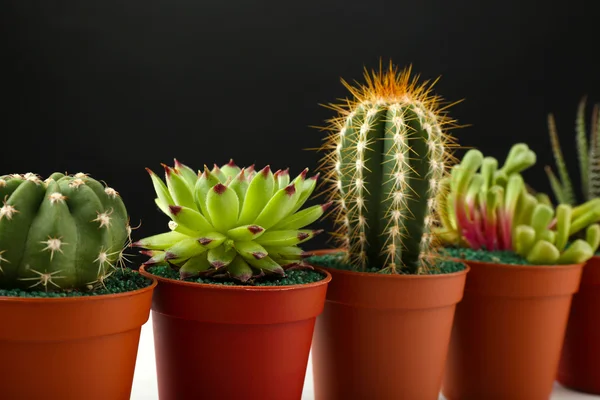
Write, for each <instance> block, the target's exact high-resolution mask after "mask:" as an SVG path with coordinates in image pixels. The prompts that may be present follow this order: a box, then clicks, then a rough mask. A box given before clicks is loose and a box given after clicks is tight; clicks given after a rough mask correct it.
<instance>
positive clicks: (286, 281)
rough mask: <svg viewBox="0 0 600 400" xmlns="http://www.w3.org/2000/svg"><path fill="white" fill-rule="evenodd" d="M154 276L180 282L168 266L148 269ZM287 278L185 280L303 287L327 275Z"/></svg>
mask: <svg viewBox="0 0 600 400" xmlns="http://www.w3.org/2000/svg"><path fill="white" fill-rule="evenodd" d="M147 271H148V272H150V273H151V274H153V275H156V276H160V277H163V278H167V279H173V280H177V281H180V280H182V279H180V278H179V272H177V271H176V270H175V269H173V268H172V267H170V266H169V265H166V264H161V265H156V266H153V267H150V268H148V269H147ZM286 275H287V276H286V277H285V278H266V279H265V278H262V279H261V280H260V281H257V282H254V283H252V282H250V281H248V283H241V282H239V281H234V280H232V279H212V278H207V277H205V278H198V277H195V278H186V279H183V281H185V282H196V283H207V284H212V285H225V286H290V285H302V284H307V283H313V282H318V281H320V280H322V279H323V278H325V275H323V274H322V273H320V272H318V271H313V270H292V271H287V272H286Z"/></svg>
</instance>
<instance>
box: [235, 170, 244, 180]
mask: <svg viewBox="0 0 600 400" xmlns="http://www.w3.org/2000/svg"><path fill="white" fill-rule="evenodd" d="M237 180H238V181H244V180H246V168H242V169H241V170H240V173H239V174H238V175H237Z"/></svg>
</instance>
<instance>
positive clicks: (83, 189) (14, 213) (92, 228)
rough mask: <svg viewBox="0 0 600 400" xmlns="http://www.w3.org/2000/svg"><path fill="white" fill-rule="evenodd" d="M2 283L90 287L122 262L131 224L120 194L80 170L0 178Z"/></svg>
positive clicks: (0, 273) (4, 284) (8, 284)
mask: <svg viewBox="0 0 600 400" xmlns="http://www.w3.org/2000/svg"><path fill="white" fill-rule="evenodd" d="M0 195H1V196H2V199H3V203H2V204H3V205H2V208H0V257H1V258H0V287H3V288H15V287H44V288H45V289H46V290H48V289H89V288H94V287H97V286H98V285H101V284H102V283H103V281H104V279H105V278H106V277H107V276H109V275H110V274H111V273H112V271H113V270H114V269H115V268H116V265H117V264H118V263H120V262H122V260H123V258H122V257H123V249H124V248H125V246H126V245H127V244H126V241H127V240H128V237H129V233H130V228H129V223H128V217H127V210H126V208H125V205H124V204H123V201H122V200H121V198H120V196H119V195H118V193H117V192H116V191H115V190H114V189H112V188H109V187H106V188H105V187H104V186H103V185H102V184H100V183H99V182H98V181H96V180H94V179H92V178H90V177H88V176H86V175H85V174H77V175H75V176H68V175H67V176H65V175H63V174H61V173H55V174H53V175H52V176H51V177H50V178H48V179H47V180H46V181H42V180H41V179H39V178H38V177H37V176H35V175H33V174H26V175H18V174H15V175H8V176H3V177H0Z"/></svg>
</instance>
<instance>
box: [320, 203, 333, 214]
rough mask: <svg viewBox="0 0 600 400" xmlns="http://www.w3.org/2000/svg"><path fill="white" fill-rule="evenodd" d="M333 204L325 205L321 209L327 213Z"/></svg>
mask: <svg viewBox="0 0 600 400" xmlns="http://www.w3.org/2000/svg"><path fill="white" fill-rule="evenodd" d="M332 204H333V201H330V202H329V203H325V204H323V205H321V209H322V210H323V212H325V211H327V210H328V209H329V208H330V207H331V205H332Z"/></svg>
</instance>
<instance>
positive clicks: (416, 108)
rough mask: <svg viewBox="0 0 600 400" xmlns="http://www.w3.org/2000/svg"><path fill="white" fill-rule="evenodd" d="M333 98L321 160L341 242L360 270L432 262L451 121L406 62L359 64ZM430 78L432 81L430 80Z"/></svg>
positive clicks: (415, 269)
mask: <svg viewBox="0 0 600 400" xmlns="http://www.w3.org/2000/svg"><path fill="white" fill-rule="evenodd" d="M365 79H366V84H364V85H363V84H359V85H357V86H350V85H349V84H347V83H346V82H343V83H344V85H345V86H346V87H347V88H348V89H349V90H350V92H351V94H352V96H353V99H352V100H349V101H348V102H347V104H343V105H334V106H332V107H333V108H334V110H336V111H338V116H337V117H335V118H333V119H332V120H331V121H330V126H329V127H328V130H329V131H330V134H329V136H328V140H327V142H326V144H325V145H324V147H323V149H324V150H325V151H326V152H327V154H326V156H325V158H324V159H323V162H322V164H321V168H322V169H323V170H325V171H326V174H325V180H326V181H327V182H329V183H330V185H331V190H330V193H331V200H332V201H334V202H335V205H336V207H335V211H336V213H335V215H336V218H335V223H336V225H337V227H338V235H336V236H337V237H339V239H340V247H342V248H344V249H347V250H348V251H347V261H348V262H349V263H350V264H352V265H354V266H356V267H357V268H358V269H360V270H363V271H364V270H365V269H367V268H381V269H383V270H386V271H388V272H391V273H396V272H403V273H406V272H408V273H423V272H425V273H426V272H427V271H428V270H430V269H431V268H432V267H434V266H435V264H436V261H437V255H436V248H437V243H436V242H437V241H436V240H435V238H434V237H433V236H432V234H431V227H432V226H433V225H434V223H435V222H436V215H437V213H436V209H437V202H436V198H437V193H438V191H439V188H440V181H441V180H442V178H443V177H444V176H445V175H446V174H447V169H448V166H449V164H450V161H451V160H452V159H453V158H452V155H451V153H450V151H449V150H450V148H451V147H452V146H453V139H452V137H451V136H449V135H448V134H446V133H445V130H446V129H447V128H448V127H449V126H450V125H452V123H453V121H451V120H450V119H448V118H447V117H446V116H445V115H444V113H443V108H442V107H441V99H440V98H439V97H438V96H435V95H433V94H432V93H431V88H432V86H433V84H431V85H429V84H428V82H425V83H422V84H418V83H417V79H418V77H414V78H412V79H411V77H410V68H409V69H407V70H404V71H403V72H401V73H398V72H397V71H396V69H394V68H393V66H392V65H391V64H390V67H389V70H388V71H382V70H381V68H380V72H373V73H372V74H371V75H370V74H369V73H368V72H365ZM434 83H435V82H434Z"/></svg>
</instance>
